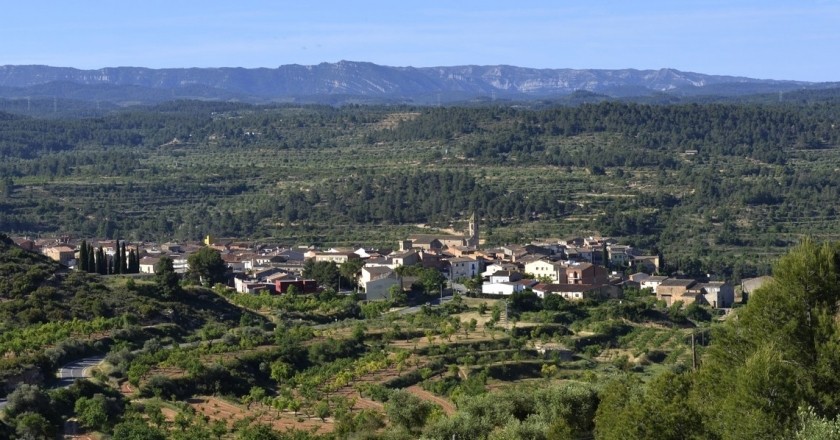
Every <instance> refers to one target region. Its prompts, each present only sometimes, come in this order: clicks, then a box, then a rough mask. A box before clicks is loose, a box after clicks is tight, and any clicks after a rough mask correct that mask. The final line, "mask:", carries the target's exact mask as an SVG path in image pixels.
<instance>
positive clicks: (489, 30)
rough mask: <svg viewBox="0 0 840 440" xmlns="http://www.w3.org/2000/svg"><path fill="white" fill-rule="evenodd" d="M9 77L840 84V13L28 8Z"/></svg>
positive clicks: (6, 49)
mask: <svg viewBox="0 0 840 440" xmlns="http://www.w3.org/2000/svg"><path fill="white" fill-rule="evenodd" d="M5 3H7V4H5V5H4V6H3V18H4V20H3V25H2V26H0V41H3V43H2V45H0V65H2V64H47V65H52V66H67V67H77V68H83V69H95V68H101V67H113V66H143V67H152V68H164V67H276V66H279V65H282V64H294V63H296V64H318V63H320V62H335V61H339V60H352V61H371V62H374V63H377V64H385V65H391V66H416V67H428V66H450V65H463V64H482V65H489V64H509V65H516V66H523V67H538V68H581V69H583V68H600V69H618V68H637V69H658V68H662V67H670V68H676V69H680V70H685V71H693V72H700V73H709V74H725V75H741V76H749V77H754V78H772V79H795V80H806V81H840V0H799V1H773V0H766V1H749V0H740V1H739V0H731V1H718V0H707V1H696V0H670V1H625V0H621V1H605V0H589V1H586V2H583V1H575V2H572V1H561V0H558V1H527V0H522V1H493V0H484V1H472V0H466V1H434V0H430V1H422V2H419V1H418V2H401V1H398V0H397V1H394V0H390V1H352V0H345V1H310V2H303V1H300V0H298V1H295V2H287V1H268V0H264V1H258V0H236V1H225V2H217V1H210V0H204V1H194V0H169V1H161V0H145V1H137V2H119V1H117V2H114V1H111V2H105V1H87V0H80V1H41V0H31V1H15V2H11V1H10V2H5Z"/></svg>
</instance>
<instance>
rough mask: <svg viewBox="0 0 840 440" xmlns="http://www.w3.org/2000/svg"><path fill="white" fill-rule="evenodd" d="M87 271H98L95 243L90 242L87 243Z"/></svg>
mask: <svg viewBox="0 0 840 440" xmlns="http://www.w3.org/2000/svg"><path fill="white" fill-rule="evenodd" d="M87 258H88V262H87V271H88V273H93V272H96V252H95V251H94V250H93V245H92V244H90V243H88V245H87Z"/></svg>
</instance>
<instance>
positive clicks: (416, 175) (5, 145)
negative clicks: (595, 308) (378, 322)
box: [0, 94, 840, 278]
mask: <svg viewBox="0 0 840 440" xmlns="http://www.w3.org/2000/svg"><path fill="white" fill-rule="evenodd" d="M801 98H802V99H801V101H797V102H784V103H768V104H751V103H743V104H720V103H710V104H678V105H647V104H637V103H620V102H601V103H597V104H582V105H579V106H575V107H562V106H558V107H542V108H535V109H529V108H521V107H513V106H472V107H435V108H430V107H418V108H412V107H386V106H346V107H340V108H335V107H326V106H291V105H282V106H252V105H247V104H237V103H216V102H196V101H179V102H171V103H166V104H161V105H159V106H157V107H150V108H141V107H137V108H131V109H127V110H122V111H118V112H113V113H109V114H107V115H105V116H101V117H96V118H72V119H61V118H57V119H55V118H53V119H48V120H45V119H34V118H29V117H22V116H17V115H12V114H2V116H0V155H2V157H3V158H4V160H3V161H2V163H0V176H3V177H2V179H0V208H2V209H0V230H3V231H6V232H7V233H15V234H64V233H69V234H73V235H76V236H83V237H103V238H105V237H115V236H120V237H127V238H130V239H133V240H168V239H177V240H185V239H198V238H200V237H202V236H204V235H206V234H208V233H209V234H212V235H214V236H230V237H242V238H254V239H260V240H271V241H281V242H287V243H291V242H298V243H302V244H312V243H314V244H346V245H350V244H354V245H355V244H387V245H393V243H394V241H395V240H397V239H399V238H401V237H403V236H405V235H407V234H408V233H411V232H417V231H420V229H418V228H417V227H416V225H418V224H426V225H435V226H443V227H448V226H450V225H453V226H455V227H456V228H457V227H460V226H461V225H462V224H463V223H462V222H463V221H464V220H465V219H466V217H467V216H468V215H469V213H471V212H473V211H474V210H475V211H478V212H479V213H480V214H481V217H482V226H483V230H484V231H485V232H486V234H485V237H486V238H487V240H488V244H493V243H507V242H521V241H527V240H530V239H533V238H538V237H557V236H562V235H568V234H587V233H595V232H598V233H601V234H604V235H610V236H616V237H619V238H621V239H623V240H626V241H628V242H630V243H631V244H635V245H637V246H638V247H642V248H647V249H650V250H652V251H661V252H663V253H664V254H665V255H666V259H667V260H668V262H669V264H671V269H672V270H678V269H679V270H682V271H683V272H686V273H688V274H700V273H709V272H714V273H718V274H721V275H724V276H734V277H735V278H739V277H740V276H746V275H754V274H759V273H765V272H767V270H768V268H769V262H770V261H771V259H772V257H773V256H775V255H778V254H779V253H781V252H783V251H784V250H785V249H786V248H787V247H788V246H789V245H791V244H793V243H796V242H797V241H798V240H799V239H800V238H801V237H802V236H803V235H812V236H816V237H820V238H828V239H830V238H833V237H835V236H836V233H835V232H834V231H836V230H837V227H838V226H840V218H838V216H837V213H836V211H835V207H834V205H835V201H836V199H837V194H838V185H840V180H838V179H840V178H838V175H840V174H838V173H837V172H836V169H837V167H838V166H840V154H838V153H840V149H838V148H837V147H838V140H839V139H840V122H838V121H837V119H838V111H839V110H840V103H838V102H837V101H836V100H834V99H832V98H830V97H828V98H825V97H817V96H809V95H807V94H803V95H802V97H801Z"/></svg>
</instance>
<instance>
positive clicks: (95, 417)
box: [74, 394, 117, 431]
mask: <svg viewBox="0 0 840 440" xmlns="http://www.w3.org/2000/svg"><path fill="white" fill-rule="evenodd" d="M115 406H116V405H115V404H114V403H111V402H108V400H107V399H106V398H105V396H104V395H102V394H96V395H94V396H93V397H90V398H88V397H84V396H82V397H80V398H79V399H78V400H76V405H75V409H74V410H75V412H76V417H77V418H78V419H79V422H80V423H81V424H82V426H84V427H86V428H91V429H95V430H98V431H105V430H106V429H107V428H108V427H109V425H110V422H111V421H112V420H113V418H115V417H116V415H117V414H116V411H114V409H113V408H114V407H115Z"/></svg>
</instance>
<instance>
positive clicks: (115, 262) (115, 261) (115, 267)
mask: <svg viewBox="0 0 840 440" xmlns="http://www.w3.org/2000/svg"><path fill="white" fill-rule="evenodd" d="M111 264H112V266H111V273H112V274H118V273H120V268H121V267H122V261H120V241H119V240H117V245H116V247H115V248H114V257H113V258H112V259H111Z"/></svg>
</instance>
